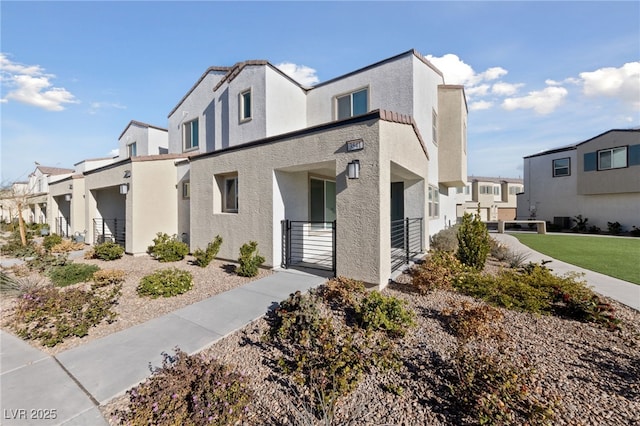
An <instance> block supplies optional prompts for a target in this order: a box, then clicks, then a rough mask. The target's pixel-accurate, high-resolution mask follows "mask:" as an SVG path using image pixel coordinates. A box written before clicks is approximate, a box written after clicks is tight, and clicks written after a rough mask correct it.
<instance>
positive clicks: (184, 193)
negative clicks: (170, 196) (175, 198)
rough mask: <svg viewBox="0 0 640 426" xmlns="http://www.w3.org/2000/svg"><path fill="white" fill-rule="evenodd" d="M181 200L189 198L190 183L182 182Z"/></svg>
mask: <svg viewBox="0 0 640 426" xmlns="http://www.w3.org/2000/svg"><path fill="white" fill-rule="evenodd" d="M182 198H185V199H186V198H191V182H189V181H186V182H182Z"/></svg>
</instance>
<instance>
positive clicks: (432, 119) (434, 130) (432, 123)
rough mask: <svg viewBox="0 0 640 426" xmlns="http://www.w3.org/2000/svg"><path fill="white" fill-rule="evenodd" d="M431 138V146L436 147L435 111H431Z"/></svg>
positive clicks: (436, 115) (436, 117)
mask: <svg viewBox="0 0 640 426" xmlns="http://www.w3.org/2000/svg"><path fill="white" fill-rule="evenodd" d="M431 138H432V139H433V144H434V145H438V114H437V113H436V110H435V109H434V110H431Z"/></svg>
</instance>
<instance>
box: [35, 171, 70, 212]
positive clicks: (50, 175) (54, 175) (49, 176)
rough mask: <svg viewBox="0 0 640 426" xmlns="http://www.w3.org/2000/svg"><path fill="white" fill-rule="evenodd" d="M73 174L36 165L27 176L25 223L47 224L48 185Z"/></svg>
mask: <svg viewBox="0 0 640 426" xmlns="http://www.w3.org/2000/svg"><path fill="white" fill-rule="evenodd" d="M72 173H73V170H72V169H65V168H60V167H47V166H41V165H37V166H36V169H35V170H34V171H33V172H32V173H31V174H30V175H29V183H28V189H27V193H28V196H27V200H26V202H27V208H28V210H29V212H28V217H25V218H24V219H25V221H27V222H30V223H48V220H47V206H48V204H47V203H48V201H49V185H50V184H52V183H55V182H56V181H59V180H62V179H65V178H67V177H69V176H71V174H72Z"/></svg>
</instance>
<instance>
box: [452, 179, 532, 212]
mask: <svg viewBox="0 0 640 426" xmlns="http://www.w3.org/2000/svg"><path fill="white" fill-rule="evenodd" d="M467 182H468V183H467V185H466V186H464V187H459V188H458V189H457V193H458V209H459V216H462V215H463V214H464V213H471V214H475V213H478V209H479V213H480V218H481V219H482V220H483V221H487V222H495V221H497V220H514V219H515V218H516V215H517V212H516V210H517V206H518V198H517V194H519V193H521V192H522V191H523V190H524V183H523V180H522V179H515V178H501V177H483V176H469V177H468V178H467Z"/></svg>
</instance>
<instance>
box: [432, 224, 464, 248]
mask: <svg viewBox="0 0 640 426" xmlns="http://www.w3.org/2000/svg"><path fill="white" fill-rule="evenodd" d="M458 228H459V226H458V225H455V226H452V227H450V228H446V229H443V230H442V231H439V232H438V233H436V234H435V235H433V236H432V237H431V238H430V241H431V250H441V251H452V252H455V251H456V250H458V238H457V234H458Z"/></svg>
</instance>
